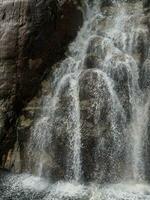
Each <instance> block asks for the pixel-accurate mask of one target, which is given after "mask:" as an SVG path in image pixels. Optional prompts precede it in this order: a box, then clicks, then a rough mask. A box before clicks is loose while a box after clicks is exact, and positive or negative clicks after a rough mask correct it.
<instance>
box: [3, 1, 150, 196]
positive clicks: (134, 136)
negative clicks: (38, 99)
mask: <svg viewBox="0 0 150 200" xmlns="http://www.w3.org/2000/svg"><path fill="white" fill-rule="evenodd" d="M94 2H95V4H93V7H92V8H90V9H88V10H87V18H86V19H85V23H84V25H83V27H82V28H81V30H80V31H79V33H78V36H77V38H76V40H75V41H74V42H73V43H72V44H71V45H70V47H69V56H68V57H67V58H66V59H65V60H64V61H62V62H61V63H59V67H58V68H57V69H56V70H55V71H54V74H53V77H52V80H51V82H52V83H51V87H52V91H53V92H52V93H53V94H49V95H47V96H46V97H44V100H43V102H44V103H43V106H42V108H41V113H40V117H39V118H38V119H37V121H36V122H35V124H34V126H33V127H32V129H31V130H32V131H31V132H32V134H31V137H30V139H29V143H28V145H27V147H26V149H25V151H26V156H27V158H26V161H27V163H28V164H27V165H28V166H27V169H26V172H27V171H28V172H29V174H25V173H24V174H21V175H11V174H8V175H6V176H3V177H1V178H0V200H11V199H12V200H30V199H31V200H150V185H149V184H148V183H147V179H150V178H149V177H148V178H147V177H146V176H147V174H146V165H147V163H146V161H145V158H146V155H145V154H146V153H147V152H145V149H146V147H147V142H148V133H147V132H148V130H147V129H148V123H149V117H148V115H149V110H150V96H149V95H148V94H147V92H146V93H145V91H144V90H142V89H141V87H140V84H139V82H140V65H142V64H141V63H142V62H143V57H145V59H146V58H147V56H148V55H147V54H148V53H147V52H148V48H149V47H147V43H148V36H149V35H148V34H149V33H148V28H147V27H146V25H145V24H144V23H143V22H142V21H144V20H143V18H144V14H143V9H142V2H141V1H136V2H132V3H128V2H126V3H125V2H123V1H112V2H113V4H112V5H111V6H110V7H106V8H105V9H106V10H103V9H104V8H103V9H102V10H101V9H100V6H99V5H98V1H97V0H95V1H94ZM119 2H120V3H119ZM140 45H142V48H143V51H142V52H139V49H140V48H139V46H140ZM141 54H142V58H141ZM142 78H143V77H142ZM146 91H147V90H146ZM149 155H150V154H149ZM146 159H147V158H146ZM148 166H149V165H148ZM31 174H32V175H31ZM33 174H34V175H33ZM56 176H57V178H56ZM55 178H56V179H55Z"/></svg>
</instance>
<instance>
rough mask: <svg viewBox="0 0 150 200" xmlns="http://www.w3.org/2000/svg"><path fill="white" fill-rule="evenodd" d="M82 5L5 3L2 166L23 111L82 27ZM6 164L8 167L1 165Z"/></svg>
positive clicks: (0, 8)
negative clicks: (80, 7) (52, 66)
mask: <svg viewBox="0 0 150 200" xmlns="http://www.w3.org/2000/svg"><path fill="white" fill-rule="evenodd" d="M79 6H81V2H80V1H78V0H77V1H73V0H71V1H64V2H63V3H61V4H58V1H55V0H46V1H44V0H41V1H35V0H31V1H15V2H14V1H3V2H1V3H0V21H1V25H0V52H1V53H0V59H1V61H0V83H1V87H0V110H1V114H0V127H1V133H0V143H1V145H0V163H1V164H2V165H5V162H6V160H7V158H8V156H7V153H8V151H9V150H12V149H13V146H14V143H15V141H16V136H17V135H16V130H15V126H16V123H17V118H18V116H19V115H20V112H21V110H22V108H23V107H24V106H25V105H26V104H27V102H29V101H30V100H31V99H32V98H33V97H34V96H35V94H36V93H37V91H38V90H39V88H40V83H41V81H42V80H43V77H44V76H45V74H46V73H47V72H48V71H50V70H51V65H52V64H54V63H55V62H57V61H58V60H59V59H60V58H62V57H63V56H64V52H65V50H66V48H67V46H68V43H69V42H70V41H71V40H72V39H73V38H74V37H75V36H76V33H77V30H78V29H79V27H80V26H81V24H82V12H81V10H80V9H79ZM2 162H3V163H2Z"/></svg>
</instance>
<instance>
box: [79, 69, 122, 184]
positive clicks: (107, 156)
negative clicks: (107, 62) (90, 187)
mask: <svg viewBox="0 0 150 200" xmlns="http://www.w3.org/2000/svg"><path fill="white" fill-rule="evenodd" d="M79 97H80V109H81V111H80V118H81V135H82V136H81V137H82V159H83V160H82V167H83V178H84V180H86V181H90V180H98V181H100V182H101V183H102V182H107V181H111V180H110V177H111V179H112V180H115V179H118V177H116V174H115V173H114V172H113V169H112V168H111V171H110V165H111V164H112V163H113V166H114V171H115V170H116V171H117V169H116V168H117V165H118V164H117V163H119V162H120V161H119V158H117V157H116V160H117V162H116V161H114V160H112V159H111V158H112V157H113V156H112V152H113V142H114V141H113V133H112V132H111V123H112V121H111V114H112V113H111V112H112V96H111V93H110V88H109V87H108V85H107V84H106V79H105V75H104V74H103V72H102V71H100V70H97V71H96V70H87V71H85V72H83V73H82V74H81V75H80V96H79ZM120 139H121V138H120ZM120 139H119V138H118V143H119V141H120ZM121 151H122V150H121ZM119 154H120V153H119V152H118V155H117V156H118V157H119ZM121 159H122V160H123V157H122V158H121ZM113 173H114V174H113ZM97 174H98V175H97ZM120 174H121V172H120Z"/></svg>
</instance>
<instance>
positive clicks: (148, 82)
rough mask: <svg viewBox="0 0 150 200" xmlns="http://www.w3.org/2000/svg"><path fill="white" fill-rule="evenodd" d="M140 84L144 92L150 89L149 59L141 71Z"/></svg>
mask: <svg viewBox="0 0 150 200" xmlns="http://www.w3.org/2000/svg"><path fill="white" fill-rule="evenodd" d="M140 77H141V78H140V84H141V88H142V89H143V90H147V89H150V59H147V60H146V61H145V62H144V64H143V66H142V69H141V73H140Z"/></svg>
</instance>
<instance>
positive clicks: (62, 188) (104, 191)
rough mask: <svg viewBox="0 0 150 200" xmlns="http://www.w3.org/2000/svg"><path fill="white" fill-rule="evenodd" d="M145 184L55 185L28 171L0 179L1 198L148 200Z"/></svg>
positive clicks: (74, 183)
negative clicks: (27, 172)
mask: <svg viewBox="0 0 150 200" xmlns="http://www.w3.org/2000/svg"><path fill="white" fill-rule="evenodd" d="M149 199H150V187H149V185H147V184H146V183H145V184H144V183H143V184H142V183H141V184H138V183H135V182H122V183H117V184H114V185H111V184H108V185H97V184H94V183H89V184H88V185H84V184H79V183H77V182H74V181H71V182H64V181H59V182H57V183H55V184H52V183H50V182H48V181H47V180H46V179H44V178H40V177H35V176H31V175H29V174H22V175H15V176H10V175H8V176H6V177H5V178H1V179H0V200H149Z"/></svg>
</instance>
